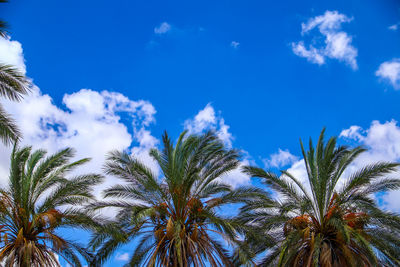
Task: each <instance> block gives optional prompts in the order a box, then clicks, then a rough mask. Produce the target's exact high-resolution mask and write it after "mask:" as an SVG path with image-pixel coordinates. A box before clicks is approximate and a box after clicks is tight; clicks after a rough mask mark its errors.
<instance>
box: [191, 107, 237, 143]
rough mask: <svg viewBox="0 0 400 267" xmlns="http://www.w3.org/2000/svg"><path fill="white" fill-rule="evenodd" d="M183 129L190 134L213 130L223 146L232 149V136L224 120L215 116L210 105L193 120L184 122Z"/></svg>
mask: <svg viewBox="0 0 400 267" xmlns="http://www.w3.org/2000/svg"><path fill="white" fill-rule="evenodd" d="M184 128H185V129H186V130H187V131H188V132H189V133H190V134H192V133H194V134H197V133H202V132H204V131H207V130H214V131H215V132H216V134H217V135H218V137H219V138H220V139H221V140H222V141H223V142H224V143H225V145H227V146H228V147H232V141H233V136H232V134H231V133H230V132H229V126H228V125H226V124H225V120H224V118H222V117H221V116H218V115H217V114H216V112H215V110H214V107H213V106H212V105H211V104H210V103H209V104H207V105H206V106H205V108H204V109H202V110H200V111H199V112H198V113H197V114H196V115H195V116H194V118H192V119H188V120H186V121H185V122H184Z"/></svg>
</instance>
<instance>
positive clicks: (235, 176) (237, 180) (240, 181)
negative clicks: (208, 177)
mask: <svg viewBox="0 0 400 267" xmlns="http://www.w3.org/2000/svg"><path fill="white" fill-rule="evenodd" d="M244 153H245V152H244ZM248 165H254V163H253V162H252V161H251V160H250V157H249V156H248V155H247V156H246V157H245V158H244V159H243V160H242V161H241V162H240V165H239V167H238V168H237V169H235V170H233V171H231V172H229V173H227V174H225V175H223V176H222V177H221V181H223V182H224V183H227V184H229V185H231V186H232V187H234V188H235V187H238V186H241V185H249V184H250V178H251V177H250V176H248V175H247V174H245V173H243V172H242V171H241V169H242V167H244V166H248Z"/></svg>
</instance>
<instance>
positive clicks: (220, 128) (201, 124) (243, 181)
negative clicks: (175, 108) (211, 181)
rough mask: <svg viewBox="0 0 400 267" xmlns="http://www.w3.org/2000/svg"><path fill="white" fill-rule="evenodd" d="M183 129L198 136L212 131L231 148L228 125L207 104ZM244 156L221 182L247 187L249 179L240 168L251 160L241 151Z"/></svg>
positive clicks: (231, 139)
mask: <svg viewBox="0 0 400 267" xmlns="http://www.w3.org/2000/svg"><path fill="white" fill-rule="evenodd" d="M184 128H185V129H186V130H188V133H189V134H199V133H203V132H204V131H207V130H214V131H215V132H216V134H217V136H218V137H219V138H220V139H221V140H222V141H223V142H224V143H225V145H226V146H227V147H229V148H231V147H232V141H233V136H232V134H231V133H230V132H229V125H226V124H225V120H224V118H222V117H221V116H217V115H216V112H215V110H214V108H213V106H212V105H211V104H210V103H208V104H207V105H206V106H205V108H204V109H202V110H200V111H199V112H198V113H197V114H196V115H195V116H194V118H192V119H188V120H186V121H185V122H184ZM242 153H243V154H244V155H245V157H244V159H243V160H242V161H241V163H240V167H239V168H237V169H236V170H233V171H231V172H229V173H227V174H225V175H224V176H223V177H222V178H221V180H222V181H224V182H226V183H228V184H230V185H232V186H233V187H237V186H240V185H248V184H249V183H250V177H249V176H248V175H247V174H244V173H242V172H241V171H240V168H241V167H242V166H245V165H249V164H250V163H251V158H250V156H249V155H248V154H247V152H246V151H242Z"/></svg>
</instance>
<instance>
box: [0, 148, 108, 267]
mask: <svg viewBox="0 0 400 267" xmlns="http://www.w3.org/2000/svg"><path fill="white" fill-rule="evenodd" d="M45 155H46V152H45V151H43V150H36V151H32V149H31V148H30V147H23V148H17V147H16V146H15V147H14V150H13V152H12V155H11V167H10V176H9V186H8V188H6V189H1V190H0V198H1V202H0V246H1V249H0V261H3V263H4V264H5V265H3V266H10V267H11V266H60V265H59V263H58V260H57V257H56V255H59V256H61V257H63V258H64V259H65V260H67V262H69V263H70V264H71V265H73V266H81V264H80V261H79V258H78V256H77V254H76V252H79V253H80V254H81V255H83V256H84V257H86V258H87V260H88V261H90V259H89V254H88V253H86V251H85V250H84V249H82V248H81V246H79V245H78V244H77V243H75V242H73V241H70V240H67V239H65V238H63V237H61V236H60V235H59V234H58V233H57V232H56V230H57V229H58V228H59V227H80V228H84V229H91V227H92V226H93V227H95V226H96V223H95V222H94V221H93V219H92V217H93V216H90V214H88V213H86V212H84V211H81V210H78V209H77V208H72V207H71V205H81V204H84V203H85V202H87V201H88V200H90V199H92V197H93V196H92V194H91V193H90V188H91V186H92V185H95V184H97V183H98V182H100V181H101V179H102V177H101V176H100V175H95V174H88V175H77V176H75V177H73V178H71V179H67V178H66V175H67V174H68V173H69V172H71V171H72V170H74V169H75V168H76V167H78V166H80V165H82V164H84V163H85V162H87V161H88V159H82V160H79V161H75V162H72V163H70V162H69V161H70V159H71V158H72V157H73V155H74V153H73V150H71V149H69V148H67V149H64V150H62V151H60V152H58V153H55V154H53V155H51V156H48V157H45Z"/></svg>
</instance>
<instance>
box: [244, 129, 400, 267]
mask: <svg viewBox="0 0 400 267" xmlns="http://www.w3.org/2000/svg"><path fill="white" fill-rule="evenodd" d="M301 148H302V152H303V157H304V163H305V167H306V170H307V182H308V186H309V187H307V183H302V182H301V180H300V178H299V177H294V176H293V175H292V174H290V173H289V172H287V171H283V172H282V174H283V175H282V176H281V177H278V176H276V175H275V174H274V173H272V172H266V171H264V170H262V169H260V168H256V167H246V168H245V171H246V172H247V173H248V174H250V175H252V176H255V177H260V178H262V181H263V182H264V183H265V184H266V185H267V186H269V187H270V188H272V189H273V190H275V191H276V192H277V193H278V194H279V197H278V199H272V198H267V197H265V198H263V199H259V200H254V201H252V202H249V203H248V204H247V205H245V206H244V207H243V209H242V212H241V214H240V216H239V221H241V222H242V223H245V224H247V225H248V226H249V227H250V228H252V231H253V232H254V231H257V232H258V233H260V232H264V233H265V235H264V237H265V238H256V239H253V240H250V237H251V236H254V235H252V234H251V232H249V233H250V234H248V240H247V244H250V246H251V247H253V250H254V251H255V252H256V253H260V252H263V251H266V250H268V253H267V256H266V257H264V259H263V261H262V263H261V265H262V266H269V265H270V266H398V265H399V264H400V261H399V255H400V246H399V245H400V219H399V217H398V216H397V215H395V214H393V213H390V212H387V211H383V210H381V209H379V208H378V206H377V204H376V202H375V201H374V194H376V193H378V192H382V191H387V190H393V189H397V188H399V187H400V180H399V179H395V178H390V177H384V176H385V175H387V174H389V173H391V172H393V171H395V170H396V169H397V166H398V165H399V164H397V163H385V162H380V163H375V164H370V165H367V166H365V167H363V168H361V169H359V170H357V171H356V172H354V173H352V174H350V173H349V172H350V171H349V170H348V169H349V168H348V167H349V166H350V164H352V163H354V160H355V159H356V158H357V156H359V155H360V154H361V153H362V152H364V151H365V149H363V148H361V147H356V148H353V149H350V148H348V147H345V146H337V144H336V138H330V139H329V140H328V142H327V143H325V142H324V131H322V133H321V135H320V138H319V140H318V143H317V146H316V148H314V146H313V144H312V142H311V140H310V145H309V151H308V152H305V150H304V147H303V145H302V144H301ZM339 179H343V181H344V184H343V185H340V182H339V183H338V181H339ZM258 236H260V235H258Z"/></svg>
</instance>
